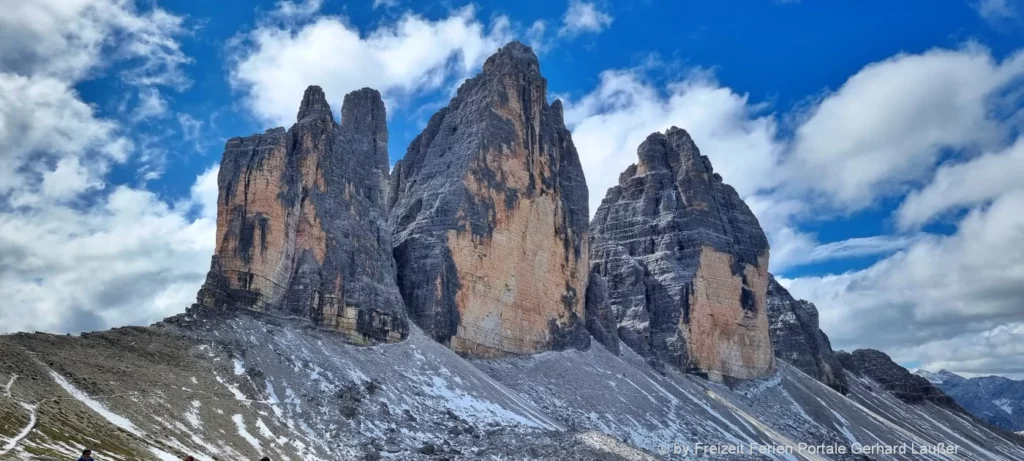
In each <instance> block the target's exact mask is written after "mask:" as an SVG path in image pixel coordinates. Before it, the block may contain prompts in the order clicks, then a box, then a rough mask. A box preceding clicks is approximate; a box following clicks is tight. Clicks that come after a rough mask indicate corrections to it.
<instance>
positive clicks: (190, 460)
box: [184, 456, 196, 461]
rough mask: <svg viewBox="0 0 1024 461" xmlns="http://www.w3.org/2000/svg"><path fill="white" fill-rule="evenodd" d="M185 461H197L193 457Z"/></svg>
mask: <svg viewBox="0 0 1024 461" xmlns="http://www.w3.org/2000/svg"><path fill="white" fill-rule="evenodd" d="M184 461H196V459H195V458H193V457H191V456H188V457H186V458H185V460H184Z"/></svg>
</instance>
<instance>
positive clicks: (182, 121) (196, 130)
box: [178, 114, 204, 152]
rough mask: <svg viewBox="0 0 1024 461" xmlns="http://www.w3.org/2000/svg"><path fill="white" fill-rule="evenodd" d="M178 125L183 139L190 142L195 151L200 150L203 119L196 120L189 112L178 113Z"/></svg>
mask: <svg viewBox="0 0 1024 461" xmlns="http://www.w3.org/2000/svg"><path fill="white" fill-rule="evenodd" d="M178 125H180V126H181V135H182V137H183V138H184V140H185V141H188V142H191V143H192V144H193V145H194V146H195V148H196V151H200V152H201V151H202V150H203V148H204V142H203V121H202V120H197V119H196V118H195V117H193V116H191V115H189V114H178Z"/></svg>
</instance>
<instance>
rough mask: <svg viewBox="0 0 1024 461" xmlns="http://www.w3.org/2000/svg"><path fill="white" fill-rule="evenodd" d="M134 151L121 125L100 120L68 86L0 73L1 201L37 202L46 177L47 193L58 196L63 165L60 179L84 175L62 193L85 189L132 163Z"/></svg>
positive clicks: (42, 78)
mask: <svg viewBox="0 0 1024 461" xmlns="http://www.w3.org/2000/svg"><path fill="white" fill-rule="evenodd" d="M130 148H131V143H130V142H129V141H128V140H127V139H125V138H124V137H122V136H121V135H119V134H118V127H117V124H116V123H114V122H112V121H109V120H104V119H101V118H98V117H97V116H96V115H95V114H94V112H93V110H92V108H91V107H90V106H89V105H87V104H85V103H84V102H82V101H81V99H80V98H79V96H78V94H77V93H76V92H75V91H74V90H73V89H71V88H70V87H69V85H68V84H67V83H66V82H63V81H60V80H57V79H54V78H50V77H22V76H18V75H12V74H7V73H0V152H3V155H0V198H2V197H4V196H5V195H10V197H8V198H9V199H10V200H11V201H12V202H17V203H21V204H24V203H25V202H31V201H34V200H37V199H38V198H39V197H38V196H37V195H38V194H40V193H41V192H42V191H41V189H40V188H41V187H43V184H42V181H43V178H44V176H47V175H48V177H49V178H51V186H48V191H49V192H50V193H53V192H55V191H56V190H55V189H54V188H53V186H52V180H53V179H54V178H55V176H54V175H55V174H58V173H57V169H58V165H62V166H63V168H62V170H61V172H60V173H59V174H60V175H62V176H65V175H68V174H71V173H72V172H73V173H74V176H79V177H80V178H78V179H77V180H75V181H74V182H72V183H69V184H64V185H62V186H61V188H62V190H61V192H60V194H59V195H61V196H63V197H66V196H68V195H69V194H74V193H77V192H81V191H84V190H85V189H87V188H88V187H86V186H87V185H89V184H93V183H94V182H95V181H97V180H98V179H99V178H101V177H102V176H103V175H104V174H106V172H107V170H108V169H109V166H110V165H111V164H112V163H115V162H121V161H124V160H125V159H127V157H128V152H129V150H130ZM62 159H65V160H64V161H63V163H62V162H61V160H62ZM75 186H78V189H77V190H75Z"/></svg>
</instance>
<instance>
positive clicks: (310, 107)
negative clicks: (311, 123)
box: [295, 85, 334, 122]
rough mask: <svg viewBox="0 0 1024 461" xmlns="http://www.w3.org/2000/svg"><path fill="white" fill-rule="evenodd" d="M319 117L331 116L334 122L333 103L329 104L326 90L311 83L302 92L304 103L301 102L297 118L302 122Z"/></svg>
mask: <svg viewBox="0 0 1024 461" xmlns="http://www.w3.org/2000/svg"><path fill="white" fill-rule="evenodd" d="M318 117H329V118H330V119H331V121H332V122H333V121H334V115H333V114H332V113H331V105H330V104H327V96H326V95H325V94H324V90H323V89H322V88H320V87H319V86H317V85H310V86H309V87H307V88H306V91H305V93H303V94H302V103H301V104H299V113H298V115H297V116H296V117H295V120H296V121H297V122H301V121H303V120H307V119H313V118H318Z"/></svg>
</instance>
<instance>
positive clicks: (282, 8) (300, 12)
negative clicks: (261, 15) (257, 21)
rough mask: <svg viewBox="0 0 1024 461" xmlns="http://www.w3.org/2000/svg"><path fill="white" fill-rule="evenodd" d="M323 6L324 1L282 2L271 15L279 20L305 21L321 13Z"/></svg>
mask: <svg viewBox="0 0 1024 461" xmlns="http://www.w3.org/2000/svg"><path fill="white" fill-rule="evenodd" d="M323 5H324V0H305V1H300V2H298V3H296V2H293V1H288V0H282V1H279V2H277V8H276V9H274V11H273V13H271V15H272V16H275V17H277V18H279V19H292V20H297V19H304V18H308V17H310V16H313V15H315V14H316V13H318V12H320V8H321V7H322V6H323Z"/></svg>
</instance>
